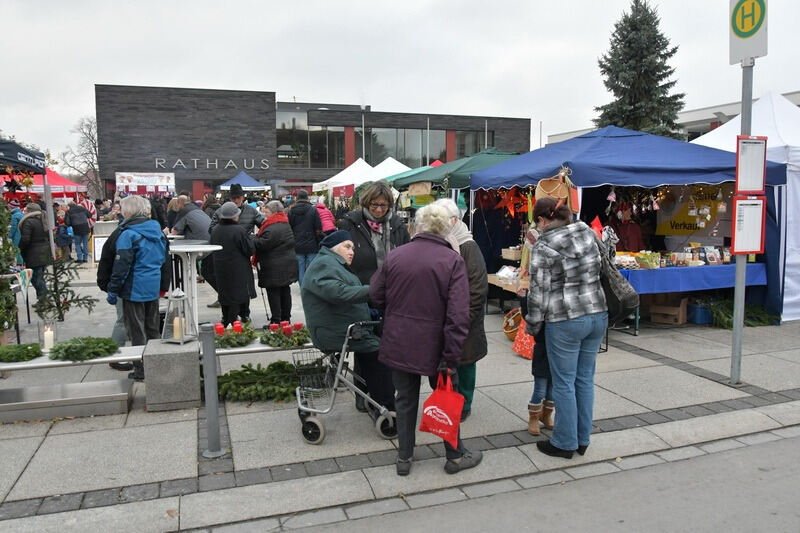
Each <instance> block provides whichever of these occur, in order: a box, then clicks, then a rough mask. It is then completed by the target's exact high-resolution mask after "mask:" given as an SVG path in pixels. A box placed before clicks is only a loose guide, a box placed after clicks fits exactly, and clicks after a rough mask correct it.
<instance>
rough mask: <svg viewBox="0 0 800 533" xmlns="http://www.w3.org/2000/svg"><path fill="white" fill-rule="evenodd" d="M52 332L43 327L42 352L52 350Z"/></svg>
mask: <svg viewBox="0 0 800 533" xmlns="http://www.w3.org/2000/svg"><path fill="white" fill-rule="evenodd" d="M53 341H54V337H53V330H52V329H50V328H48V327H45V328H44V351H46V352H49V351H50V350H51V349H52V348H53Z"/></svg>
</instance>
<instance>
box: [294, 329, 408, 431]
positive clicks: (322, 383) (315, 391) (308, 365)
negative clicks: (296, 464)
mask: <svg viewBox="0 0 800 533" xmlns="http://www.w3.org/2000/svg"><path fill="white" fill-rule="evenodd" d="M379 324H380V321H376V322H356V323H354V324H350V325H349V326H348V327H347V333H346V334H345V338H344V344H343V345H342V349H341V351H339V352H324V353H323V352H320V351H319V350H316V349H308V350H302V351H299V352H294V353H293V354H292V358H293V360H294V364H295V368H296V369H297V376H298V378H299V381H300V386H299V387H297V389H296V390H295V393H296V395H297V414H298V416H299V417H300V423H301V432H302V435H303V439H305V441H306V442H307V443H309V444H321V443H322V441H323V440H325V426H324V425H323V424H322V421H321V420H320V418H319V417H318V416H317V415H323V414H327V413H330V412H331V410H332V409H333V405H334V402H335V401H336V393H337V391H339V390H345V389H349V390H350V392H352V393H353V394H356V395H358V396H361V397H362V398H363V399H364V401H365V402H366V404H367V405H368V406H371V407H372V408H373V413H374V415H375V416H374V419H375V431H377V432H378V434H379V435H380V436H381V437H382V438H384V439H392V438H394V437H395V436H396V434H397V432H396V422H395V418H396V415H395V413H394V411H389V410H388V409H387V408H386V407H384V406H383V405H380V404H378V403H377V402H376V401H375V400H373V399H372V398H370V397H369V396H368V395H367V394H366V393H364V392H363V391H361V389H359V388H358V387H357V386H356V385H355V380H358V381H359V382H360V383H363V382H364V380H363V379H362V378H361V377H359V376H357V375H356V374H354V373H353V371H352V370H351V369H350V366H349V364H348V357H349V355H350V352H349V344H350V342H351V341H353V340H358V339H360V338H362V337H363V335H364V334H365V333H366V331H367V328H371V327H374V326H377V325H379Z"/></svg>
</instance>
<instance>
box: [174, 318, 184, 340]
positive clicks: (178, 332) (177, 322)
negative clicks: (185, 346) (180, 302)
mask: <svg viewBox="0 0 800 533" xmlns="http://www.w3.org/2000/svg"><path fill="white" fill-rule="evenodd" d="M185 323H186V322H185V319H184V318H181V317H179V316H176V317H175V318H174V319H173V320H172V338H173V339H180V338H181V337H183V328H184V327H185V326H184V324H185Z"/></svg>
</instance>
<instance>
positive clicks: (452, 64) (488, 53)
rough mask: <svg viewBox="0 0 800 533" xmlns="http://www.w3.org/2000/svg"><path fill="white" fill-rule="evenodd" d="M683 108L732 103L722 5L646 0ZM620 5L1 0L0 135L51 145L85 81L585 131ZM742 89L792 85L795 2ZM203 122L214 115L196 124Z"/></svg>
mask: <svg viewBox="0 0 800 533" xmlns="http://www.w3.org/2000/svg"><path fill="white" fill-rule="evenodd" d="M652 4H653V5H655V6H657V9H658V12H659V14H660V16H661V30H662V31H663V32H664V33H665V34H666V35H667V37H668V38H669V39H670V40H671V42H672V43H673V44H676V45H678V46H679V47H680V48H679V50H678V53H677V54H676V55H675V57H674V58H673V60H672V65H673V66H674V67H675V68H676V73H675V77H676V78H677V80H678V85H677V89H678V90H679V91H682V92H685V93H686V98H685V103H686V109H694V108H698V107H705V106H710V105H715V104H721V103H727V102H733V101H738V100H739V99H740V97H741V69H740V68H739V67H738V66H736V67H735V66H730V65H728V26H727V19H728V2H727V1H725V0H653V1H652ZM628 6H629V1H628V0H602V1H599V0H560V1H550V2H543V1H540V0H525V1H513V2H512V1H499V2H493V3H492V2H490V3H487V2H485V1H472V0H470V1H465V0H462V1H447V2H445V1H434V0H428V1H425V0H404V1H403V2H380V1H374V0H372V1H363V2H361V1H358V2H356V1H348V0H338V1H330V0H322V1H302V0H294V1H285V2H277V1H269V2H267V1H242V0H227V1H225V2H219V1H213V2H212V1H206V0H191V1H165V0H156V1H153V0H137V1H134V2H121V1H108V0H105V1H82V0H71V1H68V2H67V1H56V0H53V1H37V0H24V1H22V0H19V1H18V0H0V11H2V19H3V22H4V23H3V39H2V40H3V45H2V50H3V56H4V64H5V67H6V72H4V73H3V82H2V83H0V95H2V97H0V130H2V131H3V133H4V134H6V135H11V134H13V135H16V136H17V138H18V139H20V140H22V141H24V142H27V143H32V144H36V145H38V146H39V147H41V148H42V149H50V150H51V151H52V152H53V153H54V154H58V153H60V152H61V151H62V150H64V148H65V147H66V146H67V145H68V144H73V143H74V142H75V136H74V135H73V134H72V133H70V130H71V128H72V127H73V125H74V124H75V122H76V121H77V120H78V119H79V118H80V117H81V116H85V115H94V111H95V110H94V84H96V83H99V84H120V85H150V86H166V87H200V88H214V89H244V90H256V91H275V92H276V96H277V99H278V100H279V101H291V100H292V99H293V98H296V100H297V101H313V102H323V103H349V104H369V105H371V106H372V109H373V110H375V111H401V112H416V113H453V114H467V115H490V116H511V117H525V118H530V119H532V124H531V130H532V135H531V144H532V146H533V147H537V146H538V143H539V135H538V127H539V121H542V123H543V129H544V137H545V141H546V138H547V135H548V134H553V133H558V132H563V131H569V130H575V129H580V128H585V127H590V126H591V119H592V118H593V117H594V115H595V113H594V110H593V108H594V106H597V105H601V104H604V103H606V102H608V101H609V100H610V96H609V95H608V94H607V93H606V91H605V88H604V86H603V83H602V79H601V76H600V72H599V69H598V67H597V58H598V57H599V56H600V55H601V54H602V53H603V52H604V51H606V50H607V49H608V43H609V37H610V35H611V31H612V29H613V24H614V22H615V21H616V20H618V19H619V17H620V16H621V14H622V12H623V10H626V9H627V8H628ZM769 10H770V11H769V55H768V56H767V57H765V58H762V59H759V60H757V62H756V68H755V83H754V94H755V95H756V96H758V95H760V94H761V93H763V92H764V91H766V90H774V91H778V92H782V93H783V92H789V91H796V90H800V32H798V29H797V21H798V20H800V2H798V1H797V0H769ZM209 128H213V124H209Z"/></svg>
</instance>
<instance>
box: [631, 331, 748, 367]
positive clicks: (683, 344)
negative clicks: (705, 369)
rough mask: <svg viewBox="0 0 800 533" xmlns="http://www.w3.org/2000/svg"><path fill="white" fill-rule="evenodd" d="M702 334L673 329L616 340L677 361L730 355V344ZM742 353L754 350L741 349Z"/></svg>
mask: <svg viewBox="0 0 800 533" xmlns="http://www.w3.org/2000/svg"><path fill="white" fill-rule="evenodd" d="M703 335H705V333H702V334H701V333H698V334H696V335H692V334H689V333H683V332H679V331H674V330H673V331H669V332H665V333H662V334H659V335H645V336H641V335H640V336H638V337H632V336H629V337H626V338H619V339H618V340H620V341H622V342H626V343H628V344H632V345H634V346H638V347H639V348H644V349H645V350H649V351H651V352H655V353H657V354H661V355H666V356H667V357H671V358H673V359H677V360H678V361H685V362H686V361H700V360H703V359H718V358H720V357H725V356H730V354H731V348H730V345H727V344H724V343H721V342H716V341H713V340H710V339H709V338H707V337H705V336H703ZM742 353H754V352H753V351H752V350H746V349H743V350H742Z"/></svg>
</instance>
